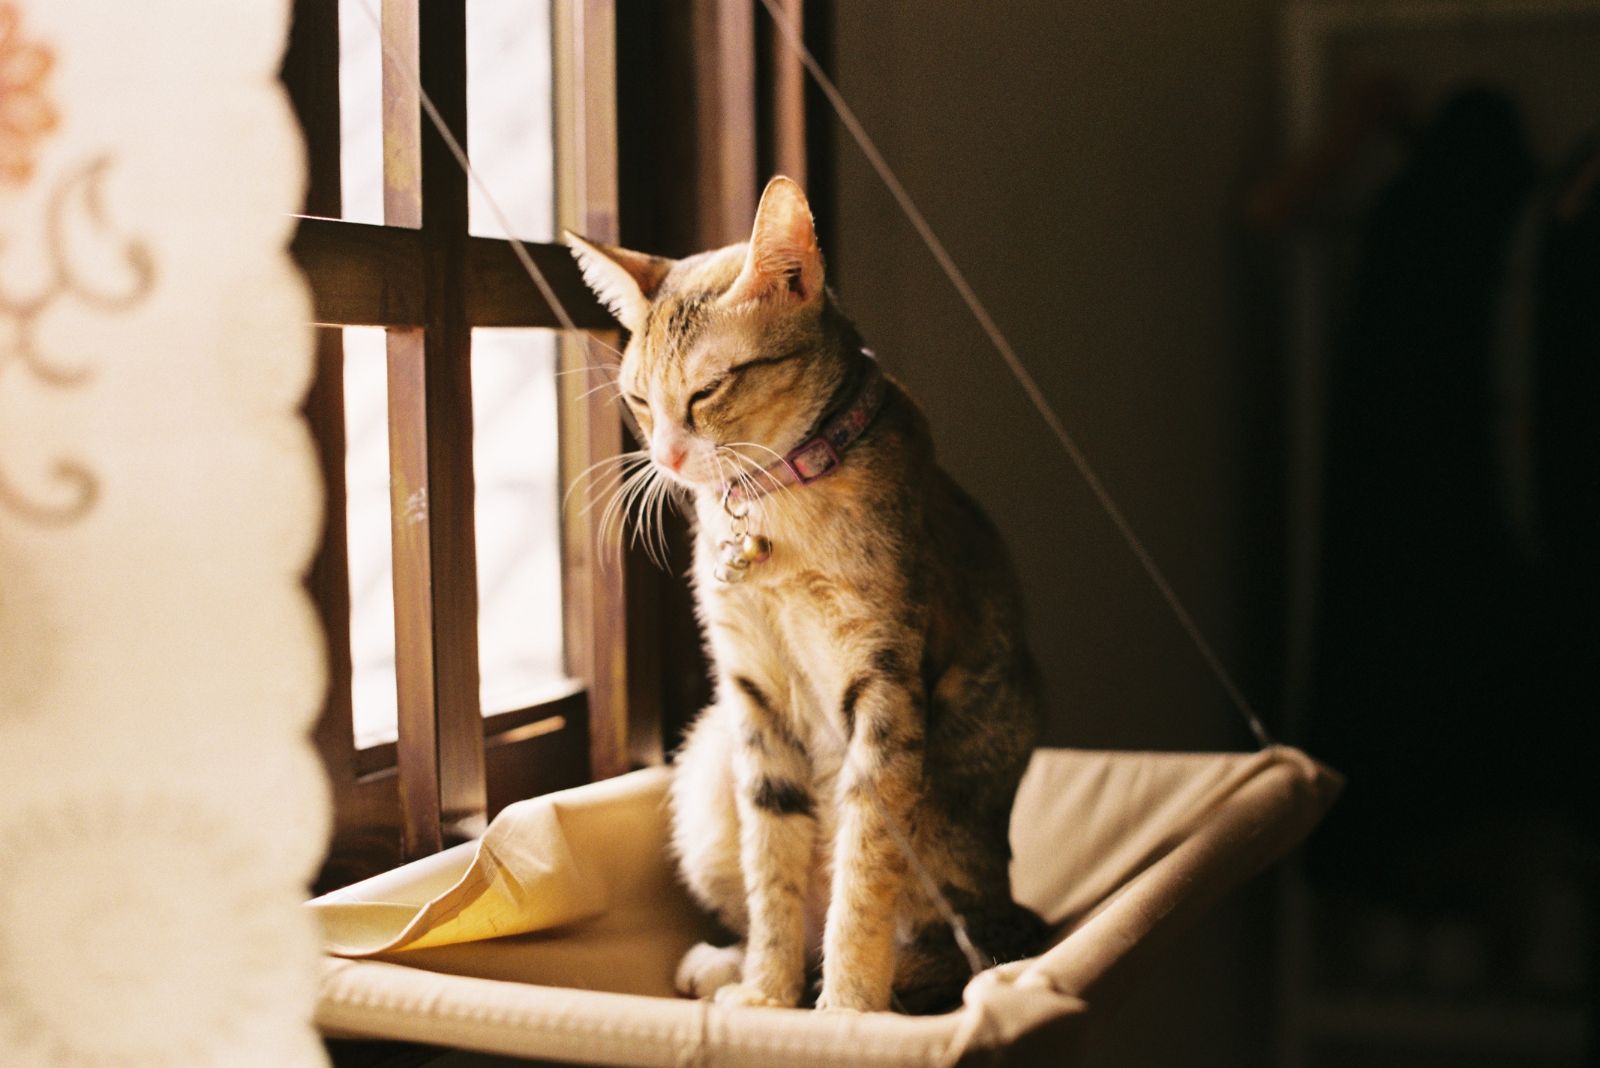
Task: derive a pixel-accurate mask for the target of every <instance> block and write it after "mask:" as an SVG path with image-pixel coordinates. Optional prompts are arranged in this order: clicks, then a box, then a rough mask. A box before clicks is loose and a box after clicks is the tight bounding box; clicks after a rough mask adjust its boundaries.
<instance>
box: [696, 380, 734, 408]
mask: <svg viewBox="0 0 1600 1068" xmlns="http://www.w3.org/2000/svg"><path fill="white" fill-rule="evenodd" d="M727 382H728V376H727V375H722V376H720V377H718V378H714V379H712V380H711V381H710V382H708V383H706V384H705V385H704V386H701V387H700V388H699V389H697V390H695V391H694V392H693V393H691V394H689V407H690V408H693V407H694V406H695V405H696V404H699V403H700V402H701V401H703V400H708V399H710V398H711V397H712V396H713V395H715V394H716V393H717V391H718V390H720V389H722V387H723V386H724V385H726V384H727Z"/></svg>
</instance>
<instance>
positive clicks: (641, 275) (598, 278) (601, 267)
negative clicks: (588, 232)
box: [561, 230, 672, 334]
mask: <svg viewBox="0 0 1600 1068" xmlns="http://www.w3.org/2000/svg"><path fill="white" fill-rule="evenodd" d="M561 238H562V240H563V241H564V242H566V245H567V247H568V248H570V249H571V250H572V255H573V257H574V258H575V259H576V260H577V261H578V269H579V270H581V271H582V272H583V280H584V281H585V282H587V283H588V284H589V288H590V289H592V290H594V295H595V296H597V297H599V298H600V302H601V303H602V304H604V305H605V306H606V307H607V308H610V309H611V314H612V315H615V316H616V317H617V322H619V323H621V324H622V325H623V327H625V328H626V329H627V330H628V332H629V333H634V334H636V333H638V332H639V331H640V330H641V329H643V327H644V321H645V316H646V315H648V314H649V311H650V298H651V297H653V296H654V295H655V291H656V289H657V288H658V287H659V286H660V285H661V280H662V279H663V278H665V277H666V276H667V271H668V270H669V269H670V268H671V267H672V261H671V260H668V259H663V258H661V257H660V256H649V255H646V254H645V253H643V252H634V251H632V250H631V249H625V248H618V247H616V246H615V245H602V244H600V243H599V242H597V241H589V240H586V239H585V238H582V237H579V236H578V235H577V234H575V233H573V232H572V231H571V230H563V231H562V233H561Z"/></svg>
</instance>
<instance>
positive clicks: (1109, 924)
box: [311, 747, 1340, 1068]
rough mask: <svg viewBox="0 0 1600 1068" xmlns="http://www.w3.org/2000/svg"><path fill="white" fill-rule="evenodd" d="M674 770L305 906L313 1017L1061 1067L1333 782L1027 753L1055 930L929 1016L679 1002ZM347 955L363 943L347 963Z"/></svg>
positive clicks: (747, 1061)
mask: <svg viewBox="0 0 1600 1068" xmlns="http://www.w3.org/2000/svg"><path fill="white" fill-rule="evenodd" d="M669 777H670V772H669V771H668V770H667V769H665V768H651V769H648V770H645V771H639V772H634V773H633V774H631V775H625V776H622V777H620V778H617V779H612V780H609V781H606V782H600V783H595V784H593V785H590V786H584V787H580V788H578V789H575V790H568V791H564V792H562V793H557V794H551V795H549V796H547V797H541V798H535V799H533V800H530V801H524V802H522V803H520V804H517V805H513V806H511V807H509V808H507V809H506V810H505V811H504V812H502V813H501V814H500V816H499V817H497V818H496V819H495V820H494V822H493V823H492V824H491V825H490V827H489V830H488V831H487V833H486V834H485V835H484V837H483V838H482V839H481V840H480V841H478V842H471V843H467V844H464V845H461V846H457V847H456V848H454V849H450V850H447V851H445V852H443V853H440V854H438V855H436V856H432V857H428V858H426V859H424V860H420V861H417V862H415V863H412V864H408V865H406V866H405V867H402V868H399V869H397V870H395V871H392V872H389V873H386V874H384V875H381V876H378V877H376V878H373V879H369V880H367V881H365V882H362V883H357V884H355V885H354V886H350V887H347V888H345V889H344V890H340V891H337V892H335V893H332V894H329V895H327V896H325V897H322V898H319V899H317V900H315V901H313V902H311V908H312V909H314V910H315V911H316V912H317V913H318V915H319V918H320V919H321V920H322V923H323V929H324V933H325V944H326V946H327V949H328V951H329V953H330V954H333V955H334V956H330V958H329V959H328V961H327V963H326V966H325V971H324V976H323V982H322V991H321V997H320V1003H319V1007H318V1012H317V1021H318V1023H319V1025H320V1026H321V1027H322V1028H323V1029H324V1031H325V1032H326V1033H327V1034H330V1035H333V1036H341V1037H358V1036H359V1037H378V1038H390V1039H402V1040H409V1041H417V1042H427V1043H432V1044H435V1045H446V1046H452V1047H457V1048H462V1049H470V1050H478V1051H482V1052H486V1053H499V1054H506V1055H511V1056H522V1057H530V1058H540V1059H544V1060H555V1061H569V1062H576V1063H583V1064H629V1065H663V1066H665V1065H685V1064H705V1065H729V1066H746V1065H747V1066H751V1068H756V1066H762V1068H783V1066H795V1068H800V1066H811V1065H816V1064H821V1063H827V1062H829V1061H834V1062H837V1061H838V1059H839V1058H840V1056H841V1055H842V1054H846V1053H847V1054H848V1061H849V1063H851V1064H860V1065H883V1066H888V1065H949V1064H956V1063H965V1062H979V1061H981V1063H985V1064H992V1063H1004V1064H1049V1065H1060V1064H1063V1063H1066V1062H1065V1060H1064V1057H1065V1055H1066V1054H1067V1053H1068V1052H1070V1050H1071V1049H1072V1048H1073V1046H1074V1045H1075V1044H1076V1042H1077V1041H1078V1040H1079V1039H1081V1037H1082V1035H1083V1030H1084V1028H1085V1027H1086V1026H1087V1025H1088V1024H1089V1023H1090V1022H1091V1021H1092V1019H1093V1017H1092V1016H1091V1014H1090V1010H1091V1009H1098V1008H1100V1007H1101V1006H1102V1005H1103V1003H1104V1002H1105V1001H1106V1000H1107V998H1108V997H1110V996H1114V994H1115V993H1116V991H1118V990H1120V989H1122V988H1124V987H1125V986H1126V985H1127V982H1128V980H1129V978H1130V977H1132V976H1133V975H1134V974H1135V973H1136V972H1137V970H1138V965H1139V962H1140V961H1141V960H1143V959H1144V958H1145V957H1146V956H1147V954H1148V952H1149V950H1150V949H1151V948H1152V947H1153V946H1154V945H1155V944H1157V943H1158V942H1159V941H1160V940H1161V939H1162V938H1163V937H1164V936H1166V935H1168V934H1170V933H1171V932H1172V931H1173V930H1174V929H1175V928H1177V927H1179V926H1180V925H1182V924H1183V923H1184V922H1185V921H1186V920H1188V919H1190V918H1191V917H1193V916H1194V915H1196V914H1197V913H1198V912H1199V911H1200V910H1202V909H1204V908H1205V907H1207V906H1208V905H1209V904H1211V903H1212V902H1213V901H1215V900H1216V899H1217V898H1218V897H1220V896H1221V895H1222V894H1224V893H1226V892H1227V891H1228V890H1230V889H1231V888H1233V887H1234V886H1236V885H1237V884H1239V883H1240V882H1242V881H1243V880H1244V879H1246V878H1248V877H1249V876H1250V875H1252V874H1254V873H1256V872H1258V871H1260V870H1261V869H1262V868H1264V867H1265V866H1267V865H1268V864H1270V863H1271V862H1272V861H1274V860H1275V859H1277V858H1278V857H1280V856H1282V855H1283V854H1284V853H1285V852H1287V851H1288V850H1289V849H1290V848H1292V847H1293V846H1294V845H1295V843H1297V842H1298V841H1299V840H1300V839H1301V838H1303V837H1304V836H1305V835H1306V834H1307V833H1308V832H1309V831H1310V830H1311V828H1312V827H1313V826H1315V824H1316V823H1317V821H1318V820H1319V819H1320V818H1321V817H1322V814H1323V813H1324V812H1325V811H1326V810H1327V807H1328V806H1329V805H1330V804H1331V803H1332V801H1333V799H1334V797H1335V795H1336V794H1337V793H1338V790H1339V785H1340V780H1339V777H1338V776H1337V775H1336V774H1334V773H1333V772H1330V771H1329V770H1327V769H1326V768H1323V767H1322V766H1321V765H1319V764H1317V763H1316V762H1315V761H1312V760H1311V759H1309V758H1308V757H1306V756H1305V755H1304V754H1302V753H1300V752H1298V751H1296V750H1293V749H1288V748H1284V747H1273V748H1270V749H1266V750H1263V751H1262V752H1259V753H1254V754H1237V755H1236V754H1199V753H1129V752H1090V751H1080V750H1070V749H1045V750H1040V751H1039V752H1038V753H1037V754H1036V755H1035V756H1034V758H1033V762H1032V764H1031V765H1030V766H1029V770H1028V774H1027V776H1026V777H1025V778H1024V779H1023V782H1022V786H1021V789H1020V791H1019V793H1018V796H1017V803H1016V808H1015V814H1014V816H1013V818H1012V825H1011V839H1012V845H1013V847H1014V850H1015V855H1016V860H1015V861H1014V863H1013V869H1012V870H1013V878H1014V885H1015V892H1016V895H1017V897H1018V899H1019V900H1020V901H1022V902H1023V903H1025V904H1027V905H1029V906H1031V907H1032V908H1034V909H1035V910H1037V911H1038V912H1039V913H1040V914H1041V915H1043V916H1044V917H1045V918H1046V919H1047V920H1048V921H1050V923H1051V924H1052V925H1054V926H1055V928H1056V931H1057V939H1056V941H1055V943H1054V944H1053V945H1052V947H1051V948H1050V949H1049V950H1047V951H1046V952H1045V953H1043V954H1042V955H1041V956H1038V957H1035V958H1032V959H1029V960H1023V961H1017V962H1014V963H1011V964H1007V965H1003V966H1001V967H998V968H992V969H990V970H989V971H987V972H984V973H983V974H982V975H980V976H978V977H977V978H975V979H974V980H973V981H972V982H971V983H969V984H968V986H967V989H966V992H965V995H964V999H963V1005H962V1007H961V1008H960V1009H958V1010H956V1011H954V1012H950V1013H947V1014H945V1015H942V1016H931V1017H906V1016H897V1015H894V1014H891V1013H871V1014H839V1013H816V1012H811V1011H807V1010H800V1009H768V1008H726V1007H722V1006H717V1005H715V1004H712V1003H710V1002H706V1001H689V1000H684V999H681V998H678V997H676V996H675V995H674V994H673V989H672V976H673V971H674V969H675V968H676V966H677V963H678V959H679V957H680V956H681V955H682V954H683V952H684V950H686V949H687V948H688V947H689V946H691V945H692V944H694V943H695V942H696V941H699V940H701V939H702V938H704V937H706V936H707V935H708V934H710V933H711V931H712V928H711V925H710V923H709V921H708V920H707V918H706V917H705V916H704V915H702V914H701V913H700V912H699V910H698V909H697V908H696V907H695V905H694V904H693V903H692V902H691V901H690V899H689V898H688V896H687V895H686V894H685V892H684V891H683V890H682V889H681V888H680V887H679V885H678V883H677V881H676V879H675V877H674V873H673V864H672V861H671V859H670V857H669V856H668V854H667V851H666V841H667V823H668V817H667V812H666V808H665V797H666V788H667V783H668V780H669ZM355 958H359V959H355Z"/></svg>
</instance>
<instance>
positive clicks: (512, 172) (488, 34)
mask: <svg viewBox="0 0 1600 1068" xmlns="http://www.w3.org/2000/svg"><path fill="white" fill-rule="evenodd" d="M346 2H348V0H346ZM550 87H551V79H550V0H467V150H468V153H469V155H470V156H471V157H472V166H473V169H474V170H476V171H477V172H478V177H479V178H481V179H482V180H483V184H484V185H485V186H487V187H488V189H489V192H490V194H491V195H492V196H493V197H494V201H495V203H496V204H498V205H499V207H500V210H501V212H503V213H504V215H505V222H506V225H504V226H503V225H501V222H500V220H499V219H498V218H496V216H495V213H494V211H493V209H492V208H491V206H490V204H489V202H488V200H487V199H485V197H484V195H483V192H482V191H481V190H480V189H479V188H478V186H477V183H475V182H474V183H472V187H471V190H470V194H469V196H470V199H469V201H468V205H467V209H468V228H469V229H470V230H471V231H472V232H473V233H474V234H478V235H479V236H481V237H499V238H505V237H517V238H520V239H522V240H524V241H551V240H554V227H555V182H554V168H555V148H554V145H555V141H554V132H553V126H552V122H553V115H554V108H553V106H552V101H551V88H550ZM508 231H509V232H508Z"/></svg>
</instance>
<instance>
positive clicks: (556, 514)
mask: <svg viewBox="0 0 1600 1068" xmlns="http://www.w3.org/2000/svg"><path fill="white" fill-rule="evenodd" d="M555 368H556V335H555V333H554V332H552V331H549V330H490V329H478V330H474V331H473V332H472V409H473V475H474V478H475V480H476V483H477V505H476V513H475V514H476V518H477V525H478V662H479V666H480V671H481V673H482V691H481V692H482V698H483V711H484V715H494V714H495V713H497V712H509V711H512V710H514V709H519V708H527V707H528V706H530V705H533V704H537V703H539V702H541V701H546V700H549V699H551V698H552V697H555V696H557V695H558V694H560V693H562V692H565V691H567V690H568V689H569V688H570V684H569V683H568V681H567V679H566V676H565V673H564V671H563V666H562V651H563V650H562V637H561V624H562V615H561V512H560V508H561V502H560V490H559V478H560V474H559V473H560V452H559V449H558V447H557V439H556V385H555V383H556V378H555Z"/></svg>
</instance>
